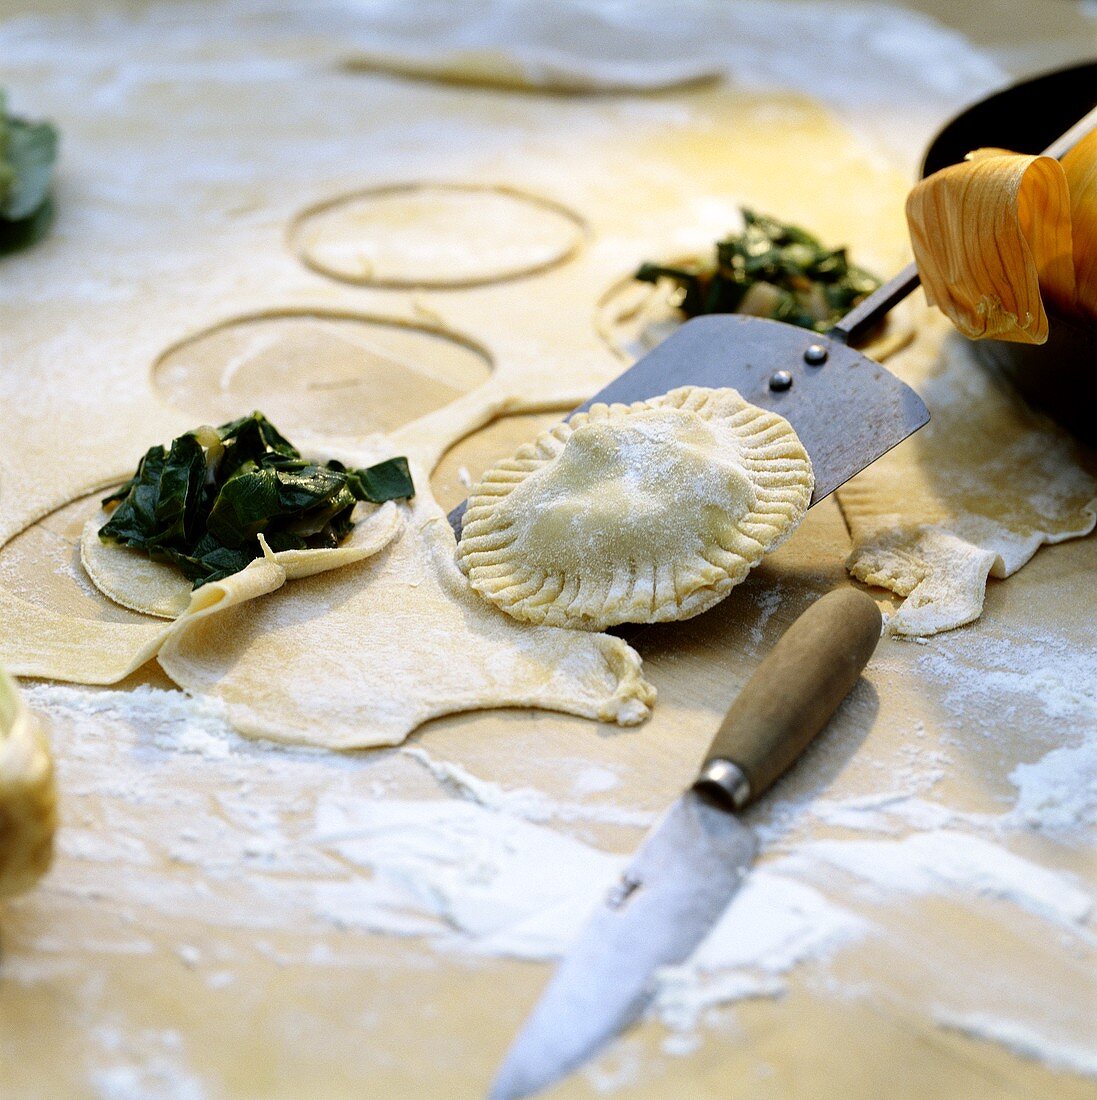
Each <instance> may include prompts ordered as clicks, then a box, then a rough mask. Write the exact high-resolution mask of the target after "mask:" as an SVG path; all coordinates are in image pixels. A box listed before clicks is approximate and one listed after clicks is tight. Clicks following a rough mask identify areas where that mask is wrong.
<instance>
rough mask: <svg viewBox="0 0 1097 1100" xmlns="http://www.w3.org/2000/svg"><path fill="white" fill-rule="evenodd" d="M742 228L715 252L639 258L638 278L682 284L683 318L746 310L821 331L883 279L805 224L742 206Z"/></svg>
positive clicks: (680, 288) (653, 281)
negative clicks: (663, 260) (688, 257)
mask: <svg viewBox="0 0 1097 1100" xmlns="http://www.w3.org/2000/svg"><path fill="white" fill-rule="evenodd" d="M742 214H743V231H742V233H739V234H736V235H734V236H731V237H727V238H726V239H725V240H722V241H717V242H716V247H715V253H714V256H713V257H712V258H711V259H702V258H699V259H697V260H696V261H693V262H690V263H686V264H654V263H645V264H642V265H641V266H640V268H639V270H638V271H637V272H636V275H635V276H634V277H635V278H636V279H638V280H639V281H640V282H645V283H658V282H660V281H663V280H669V281H670V282H672V283H675V284H677V287H678V300H677V303H676V304H677V306H678V308H679V309H680V310H681V312H682V313H683V314H685V316H686V317H697V316H698V315H700V314H703V313H749V314H752V315H754V316H757V317H770V318H773V319H774V320H777V321H787V322H789V323H790V324H793V325H799V326H800V327H802V328H809V329H813V330H814V331H816V332H826V331H828V330H829V329H831V328H832V327H833V326H834V325H835V324H836V323H837V322H838V321H839V320H840V319H841V318H842V317H843V316H845V314H846V313H848V312H849V310H850V309H852V307H853V306H855V305H856V304H857V303H858V302H859V301H861V299H862V298H864V297H865V296H866V295H868V294H870V293H871V292H872V291H873V290H875V289H876V287H878V286H879V285H880V280H879V279H877V278H876V277H875V276H874V275H871V274H870V273H869V272H867V271H865V270H863V269H862V268H859V267H854V266H853V265H852V264H850V263H849V261H848V259H847V257H846V252H845V249H843V248H836V249H828V248H824V247H823V245H822V244H821V243H820V242H819V240H818V239H817V238H816V237H814V236H813V235H812V234H810V233H808V232H807V230H805V229H801V228H799V227H798V226H795V225H785V224H784V223H782V222H779V221H777V220H776V219H775V218H770V217H767V216H766V215H764V214H757V213H755V212H754V211H752V210H747V209H744V210H743V211H742Z"/></svg>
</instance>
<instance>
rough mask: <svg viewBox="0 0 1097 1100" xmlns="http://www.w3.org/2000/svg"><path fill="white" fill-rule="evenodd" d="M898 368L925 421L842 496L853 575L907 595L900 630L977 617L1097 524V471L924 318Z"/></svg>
mask: <svg viewBox="0 0 1097 1100" xmlns="http://www.w3.org/2000/svg"><path fill="white" fill-rule="evenodd" d="M925 313H926V315H925V317H924V318H923V319H922V328H921V333H920V335H919V337H918V339H917V340H916V341H915V343H914V345H913V346H912V347H911V348H910V349H909V350H908V351H907V352H905V353H903V354H902V355H901V356H900V357H898V358H897V359H896V361H895V366H894V367H893V369H894V370H895V371H896V373H898V374H899V375H901V376H902V378H903V379H904V381H906V382H908V383H909V384H910V385H912V386H913V387H914V388H915V389H916V390H917V391H918V393H919V394H920V395H921V397H922V399H923V400H924V401H925V403H926V405H927V406H928V407H929V410H930V415H931V417H932V419H931V420H930V422H929V424H928V425H927V426H926V427H925V428H923V429H922V430H921V431H919V432H918V433H916V434H915V435H914V436H913V437H912V438H910V439H908V440H906V442H904V443H903V444H902V445H901V446H899V447H897V448H896V449H895V450H894V451H891V452H890V453H888V454H886V455H885V456H884V457H883V458H881V459H878V460H877V461H876V462H874V463H873V464H872V465H871V466H869V467H868V469H867V470H865V471H864V473H862V474H859V475H858V476H857V477H856V478H854V479H853V480H852V481H850V482H848V483H847V484H846V485H844V486H843V487H842V488H841V489H839V490H838V502H839V504H840V505H841V507H842V511H843V513H844V514H845V517H846V522H847V524H848V525H849V529H850V534H851V535H852V538H853V550H852V553H851V554H850V556H849V559H848V561H847V563H846V564H847V567H848V569H849V571H850V573H852V574H853V576H854V577H856V578H857V579H858V580H860V581H863V582H864V583H866V584H872V585H877V586H879V587H882V588H887V589H890V590H891V591H892V592H895V593H896V594H897V595H899V596H903V597H905V599H904V602H903V604H902V605H901V606H900V607H899V609H898V610H897V611H896V612H895V614H894V615H892V616H891V618H890V621H889V623H888V630H889V631H890V632H891V633H893V634H900V635H910V636H924V635H929V634H937V633H939V632H940V631H943V630H951V629H953V628H954V627H958V626H962V625H963V624H964V623H969V622H973V621H974V620H975V619H977V618H978V617H979V615H980V614H981V613H982V609H983V599H984V596H985V592H986V585H987V578H988V576H992V577H1008V576H1011V575H1012V574H1013V573H1016V572H1017V570H1018V569H1020V568H1021V566H1022V565H1024V564H1025V563H1026V562H1027V561H1028V560H1029V559H1030V558H1031V557H1032V555H1033V554H1035V553H1036V551H1037V549H1039V547H1040V546H1042V545H1044V544H1045V543H1053V542H1062V541H1063V540H1064V539H1069V538H1076V537H1078V536H1080V535H1085V534H1088V533H1089V532H1090V531H1092V530H1093V528H1094V525H1095V523H1097V466H1095V465H1094V463H1093V461H1092V459H1089V458H1087V457H1086V455H1085V453H1084V452H1083V451H1082V449H1081V448H1080V447H1078V446H1077V445H1076V444H1075V443H1074V442H1073V441H1072V440H1071V438H1070V437H1069V436H1068V435H1067V434H1066V433H1065V432H1064V431H1063V430H1062V429H1060V428H1058V427H1057V426H1056V425H1055V424H1053V423H1052V422H1051V421H1050V420H1048V418H1047V417H1045V416H1043V415H1041V414H1039V413H1037V412H1034V411H1033V410H1031V409H1030V408H1028V407H1027V406H1026V405H1025V404H1024V402H1023V401H1022V400H1021V399H1020V398H1019V397H1018V396H1017V395H1016V394H1014V393H1013V392H1012V391H1011V390H1009V389H1008V388H1007V387H1006V386H1005V385H1004V384H1003V383H1000V382H998V381H997V380H996V379H994V378H993V377H991V376H990V375H989V374H988V373H987V372H986V371H985V370H984V369H983V368H982V367H981V366H980V365H979V364H978V363H977V362H976V361H975V360H974V358H973V355H972V352H971V349H970V347H969V346H968V345H967V344H966V343H965V342H964V341H963V340H962V339H960V337H958V336H957V335H956V334H955V333H953V332H952V330H951V328H950V326H949V325H948V324H947V322H945V321H944V319H943V318H941V317H940V316H931V315H930V314H929V311H925Z"/></svg>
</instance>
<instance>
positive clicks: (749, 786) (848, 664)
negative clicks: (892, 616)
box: [694, 588, 882, 809]
mask: <svg viewBox="0 0 1097 1100" xmlns="http://www.w3.org/2000/svg"><path fill="white" fill-rule="evenodd" d="M881 625H882V620H881V617H880V611H879V609H878V608H877V606H876V604H875V603H874V602H873V601H872V599H871V597H869V596H867V595H866V594H865V593H864V592H861V591H858V590H857V589H854V588H844V589H840V590H839V591H836V592H831V593H829V594H828V595H826V596H823V597H822V598H821V599H820V600H818V601H816V602H815V603H814V604H813V605H812V606H811V607H809V608H808V609H807V611H805V612H804V613H803V614H802V615H801V616H800V617H799V618H798V619H797V620H796V621H795V622H794V623H793V624H792V626H790V627H789V628H788V630H787V631H786V632H785V634H784V635H783V636H782V637H781V639H780V641H778V642H777V644H776V645H775V646H774V647H773V649H772V650H771V651H770V653H769V654H768V655H767V656H766V658H765V660H763V661H762V663H761V664H760V665H759V666H758V668H757V669H756V670H755V672H754V675H753V676H751V678H750V679H749V680H748V681H747V683H746V685H745V686H744V688H743V690H742V691H740V692H739V695H738V697H737V698H736V700H735V702H734V703H732V705H731V708H730V709H729V710H728V712H727V715H726V717H725V718H724V721H723V723H722V724H721V726H720V729H719V731H718V732H717V734H716V736H715V738H713V741H712V745H711V746H710V747H709V755H708V759H707V760H706V761H705V764H704V767H702V769H701V772H700V775H699V776H698V778H697V782H696V783H695V784H694V786H695V787H696V788H697V789H698V790H701V791H704V792H706V793H710V794H713V795H715V796H716V797H718V798H719V799H721V800H723V801H725V802H727V803H728V804H730V805H731V806H732V807H733V808H735V809H741V808H742V807H743V806H746V805H748V804H749V803H751V802H753V801H755V799H757V798H760V797H761V796H762V795H763V794H765V792H766V791H767V790H769V788H770V787H771V786H772V785H773V783H774V782H776V780H777V779H779V778H780V776H781V775H782V774H783V773H784V772H785V771H786V769H788V768H789V767H790V765H792V763H793V762H794V761H795V760H796V758H797V757H798V756H799V755H800V754H801V753H802V752H803V751H804V749H805V748H807V746H808V744H809V742H810V741H811V740H812V738H813V737H814V736H815V735H816V734H817V733H818V732H819V731H820V730H821V729H822V728H823V727H824V726H825V725H826V724H827V721H828V720H829V719H830V716H831V715H832V714H833V713H834V711H835V710H836V709H837V708H838V704H839V703H841V701H842V700H843V699H844V698H845V697H846V696H847V695H848V694H849V692H850V690H851V689H852V688H853V685H854V684H855V683H856V682H857V678H858V676H860V675H861V670H862V669H863V668H864V667H865V665H866V664H867V663H868V659H869V658H870V657H871V656H872V653H873V650H875V648H876V643H877V642H878V641H879V640H880V629H881Z"/></svg>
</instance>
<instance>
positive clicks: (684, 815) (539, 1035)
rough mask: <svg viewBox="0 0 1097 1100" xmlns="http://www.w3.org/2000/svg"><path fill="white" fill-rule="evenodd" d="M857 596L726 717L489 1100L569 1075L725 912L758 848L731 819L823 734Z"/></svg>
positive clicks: (776, 661) (862, 622) (807, 616)
mask: <svg viewBox="0 0 1097 1100" xmlns="http://www.w3.org/2000/svg"><path fill="white" fill-rule="evenodd" d="M881 625H882V620H881V617H880V612H879V610H878V609H877V607H876V604H875V603H874V602H873V601H872V599H871V598H870V597H869V596H867V595H866V594H865V593H863V592H861V591H859V590H857V589H853V588H845V589H839V590H838V591H835V592H831V593H829V594H828V595H826V596H823V597H822V598H821V599H819V600H817V601H816V602H815V603H814V604H812V605H811V606H810V607H809V608H808V609H807V610H806V611H805V612H804V613H803V614H802V615H801V616H800V617H799V618H798V619H797V620H796V621H795V622H794V623H793V624H792V626H790V627H789V629H788V630H787V631H786V632H785V634H784V635H783V636H782V638H781V639H780V641H778V643H777V644H776V645H775V646H774V647H773V649H772V650H771V651H770V653H769V654H768V655H767V656H766V658H765V659H764V660H763V661H762V663H761V664H760V665H759V666H758V668H757V669H756V670H755V672H754V674H753V675H752V676H751V678H750V679H749V680H748V681H747V683H746V686H745V687H744V688H743V689H742V691H740V693H739V695H738V697H737V698H736V699H735V702H734V703H732V705H731V708H730V709H729V710H728V712H727V715H726V716H725V718H724V721H723V723H722V724H721V726H720V729H719V730H718V731H717V734H716V736H715V737H714V738H713V741H712V744H711V745H710V746H709V751H708V757H707V758H706V760H705V763H704V765H703V766H702V768H701V771H700V773H699V774H698V777H697V779H696V781H695V782H694V784H693V786H692V787H691V788H690V789H689V790H687V791H686V792H685V793H684V794H683V795H682V796H681V797H680V798H679V799H678V801H677V802H675V803H674V805H673V806H671V808H670V809H669V810H668V811H667V813H666V814H665V815H664V816H663V818H662V820H661V821H660V823H659V824H658V825H656V826H655V827H654V828H653V829H652V831H651V832H650V833H649V834H648V836H647V839H646V840H645V841H644V843H643V844H642V845H641V847H640V849H639V851H638V852H637V853H636V856H635V858H634V859H633V860H632V862H631V863H630V865H629V866H628V868H627V870H625V872H624V873H623V874H622V875H621V878H620V880H619V881H618V882H617V884H616V885H615V886H614V887H613V889H612V890H610V892H609V894H608V895H607V896H606V899H605V901H604V902H603V903H602V905H601V906H600V907H599V909H598V910H597V911H596V912H595V913H594V915H593V916H592V917H591V919H590V921H589V923H588V924H587V925H586V927H585V928H584V929H583V931H582V932H581V933H580V935H579V938H578V940H577V941H576V942H575V944H574V945H573V946H572V948H571V950H570V951H569V953H568V954H567V956H566V957H565V959H564V960H563V962H561V963H560V965H559V967H558V968H557V970H556V973H555V974H554V975H553V977H552V980H551V981H550V982H549V984H548V986H547V987H546V989H545V992H544V994H543V995H542V997H541V999H540V1001H539V1002H538V1003H537V1006H536V1007H535V1008H534V1010H533V1013H532V1015H531V1016H530V1017H529V1019H528V1020H527V1021H526V1023H525V1025H524V1026H523V1028H522V1030H521V1032H520V1033H519V1035H518V1037H517V1039H516V1040H515V1042H514V1045H513V1046H512V1047H511V1049H510V1051H509V1053H508V1054H507V1057H506V1059H505V1061H504V1062H503V1065H502V1068H501V1069H500V1071H499V1074H498V1076H497V1077H496V1079H495V1083H494V1084H493V1086H492V1089H491V1094H490V1096H491V1100H517V1098H518V1097H523V1096H529V1095H531V1094H533V1093H535V1092H539V1091H540V1090H542V1089H544V1088H547V1087H548V1086H549V1085H551V1084H553V1083H554V1082H556V1081H558V1080H560V1079H561V1078H562V1077H565V1076H566V1075H567V1074H569V1073H571V1072H572V1070H574V1069H577V1068H578V1067H579V1066H580V1065H582V1064H583V1063H584V1062H585V1061H587V1059H588V1058H590V1057H591V1056H592V1055H594V1054H595V1053H596V1052H597V1051H598V1050H600V1049H601V1047H602V1046H603V1045H604V1044H605V1043H607V1042H608V1041H609V1040H610V1039H612V1038H613V1037H614V1036H615V1035H617V1033H618V1032H620V1031H621V1030H622V1029H624V1028H625V1027H627V1026H628V1025H629V1024H630V1023H632V1022H633V1021H634V1020H636V1019H637V1018H638V1017H639V1016H640V1014H641V1013H642V1012H643V1010H644V1008H645V1006H646V1004H647V1003H648V1001H649V1000H650V996H651V978H652V975H653V974H654V972H655V971H656V970H657V969H658V968H659V967H662V966H675V965H677V964H679V963H682V962H684V961H685V960H686V959H687V958H689V956H690V955H691V954H692V953H693V951H694V949H695V948H696V947H697V946H698V945H699V944H700V942H701V941H702V940H703V939H704V938H705V936H706V934H707V933H708V932H709V930H710V929H711V928H712V926H713V925H714V924H715V923H716V921H717V920H718V919H719V917H720V916H721V914H722V913H723V912H724V910H725V909H726V908H727V905H728V903H729V902H730V901H731V899H732V898H733V896H734V895H735V892H736V891H737V890H738V889H739V886H740V884H741V883H742V881H743V878H744V876H745V874H746V872H747V870H748V868H749V867H750V864H751V862H752V861H753V859H754V856H755V853H756V851H757V848H758V842H757V840H756V839H755V836H754V834H753V833H752V832H751V830H750V829H748V828H747V827H746V826H745V825H744V824H742V822H741V821H740V820H739V818H738V816H737V814H738V812H739V811H740V810H742V809H744V808H745V807H746V806H749V805H750V804H751V803H752V802H754V801H755V800H756V799H758V798H759V797H761V795H763V794H764V793H765V792H766V791H767V790H768V789H769V788H770V786H771V785H772V784H773V783H774V782H775V781H776V780H777V779H778V778H779V777H780V776H781V775H782V774H783V773H784V771H785V770H786V769H787V768H788V767H789V766H790V765H791V764H792V763H793V762H794V761H795V760H796V758H797V757H798V756H799V755H800V754H801V753H802V752H803V751H804V749H805V748H806V747H807V745H808V743H809V742H810V741H811V739H812V738H813V737H814V736H815V735H816V734H817V733H818V732H819V731H820V730H821V729H822V728H823V726H825V725H826V723H827V721H828V720H829V718H830V716H831V715H832V714H833V713H834V711H835V709H836V708H837V707H838V704H839V703H841V701H842V700H843V699H844V698H845V697H846V695H847V694H849V691H850V690H851V689H852V687H853V685H854V684H855V683H856V682H857V678H858V676H860V674H861V670H862V669H863V668H864V666H865V664H866V663H867V662H868V659H869V657H871V656H872V653H873V651H874V650H875V648H876V643H877V642H878V641H879V638H880V628H881Z"/></svg>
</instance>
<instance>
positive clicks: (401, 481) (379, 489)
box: [347, 458, 415, 504]
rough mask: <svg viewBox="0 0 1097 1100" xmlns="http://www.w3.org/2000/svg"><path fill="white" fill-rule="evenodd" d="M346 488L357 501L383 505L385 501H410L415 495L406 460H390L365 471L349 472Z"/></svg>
mask: <svg viewBox="0 0 1097 1100" xmlns="http://www.w3.org/2000/svg"><path fill="white" fill-rule="evenodd" d="M347 488H349V489H350V491H351V492H352V493H353V494H354V495H355V497H356V498H357V499H358V500H368V501H370V502H372V503H373V504H384V502H385V501H386V500H410V499H411V498H412V497H413V496H414V495H415V486H414V485H413V484H412V482H411V470H410V469H409V468H408V460H407V459H406V458H390V459H389V460H388V461H387V462H379V463H378V464H377V465H376V466H370V467H369V469H367V470H350V471H348V473H347Z"/></svg>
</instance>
